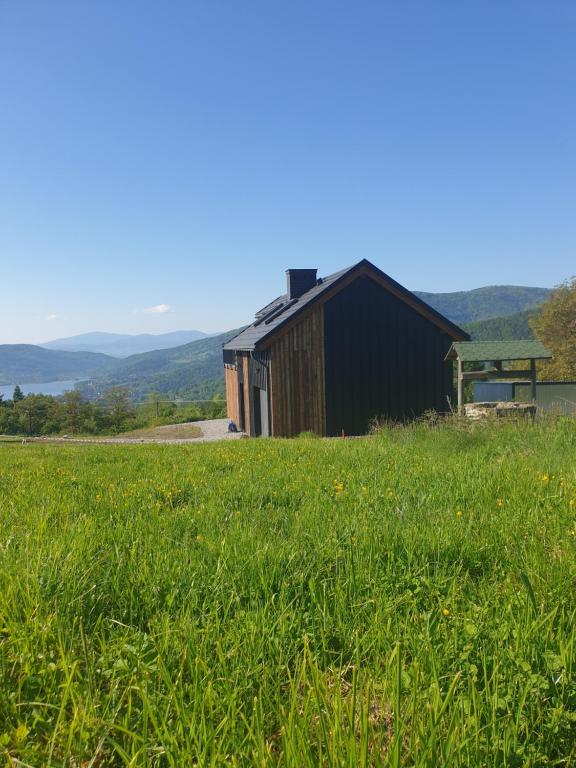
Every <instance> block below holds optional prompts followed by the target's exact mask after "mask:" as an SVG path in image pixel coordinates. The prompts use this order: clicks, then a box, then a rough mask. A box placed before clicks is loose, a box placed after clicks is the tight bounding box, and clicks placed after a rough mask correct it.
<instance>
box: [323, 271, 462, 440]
mask: <svg viewBox="0 0 576 768" xmlns="http://www.w3.org/2000/svg"><path fill="white" fill-rule="evenodd" d="M451 341H452V339H451V338H450V337H449V336H448V335H447V334H446V333H444V332H443V331H441V330H440V329H439V328H438V327H437V326H435V325H434V324H433V323H432V322H430V321H429V320H427V319H425V318H424V317H422V316H421V315H420V314H419V313H418V312H416V311H415V310H414V309H412V308H411V307H409V306H408V305H407V304H406V303H405V302H403V301H402V300H400V299H398V298H396V297H395V296H393V295H392V294H391V293H389V292H388V291H387V290H386V289H385V288H383V287H382V286H381V285H379V284H378V283H377V282H376V281H374V280H372V279H371V278H370V277H368V276H361V277H358V278H357V279H356V280H354V281H353V282H352V283H350V284H349V285H348V286H347V287H346V288H344V289H343V290H342V291H341V292H340V293H337V294H336V295H335V296H333V297H332V298H331V299H329V300H328V301H327V302H326V303H325V304H324V345H325V387H326V433H327V434H328V435H339V434H341V433H342V430H344V432H345V434H347V435H354V434H363V433H365V432H366V431H367V429H368V427H369V423H370V421H371V420H372V419H374V418H386V419H393V420H404V419H407V418H413V417H415V416H418V415H420V414H422V413H423V412H424V411H426V410H429V409H434V410H437V411H441V412H443V411H446V410H448V403H447V399H446V398H447V396H451V395H452V365H451V363H446V362H444V358H445V356H446V354H447V352H448V349H449V348H450V344H451Z"/></svg>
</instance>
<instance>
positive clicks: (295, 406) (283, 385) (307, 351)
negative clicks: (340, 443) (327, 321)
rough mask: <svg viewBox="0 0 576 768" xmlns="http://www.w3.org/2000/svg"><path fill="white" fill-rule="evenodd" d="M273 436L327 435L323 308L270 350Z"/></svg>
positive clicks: (302, 321) (282, 337)
mask: <svg viewBox="0 0 576 768" xmlns="http://www.w3.org/2000/svg"><path fill="white" fill-rule="evenodd" d="M270 390H271V391H270V398H271V401H270V402H271V407H270V410H271V414H272V435H273V436H274V437H294V436H295V435H298V434H299V433H300V432H304V431H308V430H309V431H311V432H315V433H316V434H318V435H324V434H326V406H325V396H324V308H323V306H318V307H316V308H315V309H314V310H313V311H312V312H309V313H307V314H306V315H305V316H304V317H302V319H301V321H300V322H299V323H297V324H296V325H294V326H293V327H291V328H290V329H289V330H288V331H287V332H286V333H284V334H282V335H281V336H279V337H278V338H277V339H276V340H275V341H274V343H273V344H272V345H271V347H270Z"/></svg>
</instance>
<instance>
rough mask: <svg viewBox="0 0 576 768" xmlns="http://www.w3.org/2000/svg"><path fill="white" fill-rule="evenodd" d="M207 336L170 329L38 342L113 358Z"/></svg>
mask: <svg viewBox="0 0 576 768" xmlns="http://www.w3.org/2000/svg"><path fill="white" fill-rule="evenodd" d="M207 336H208V334H207V333H203V332H202V331H171V332H170V333H160V334H153V333H139V334H135V335H132V334H129V333H101V332H99V331H95V332H93V333H81V334H79V335H78V336H69V337H67V338H64V339H54V341H47V342H45V343H44V344H41V345H40V346H41V347H44V349H58V350H65V351H67V352H102V353H103V354H105V355H111V356H112V357H129V356H130V355H136V354H138V353H140V352H151V351H153V350H155V349H170V348H171V347H180V346H182V344H189V343H190V342H191V341H196V340H197V339H204V338H206V337H207Z"/></svg>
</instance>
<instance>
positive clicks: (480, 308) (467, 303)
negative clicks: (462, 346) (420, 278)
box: [415, 285, 550, 324]
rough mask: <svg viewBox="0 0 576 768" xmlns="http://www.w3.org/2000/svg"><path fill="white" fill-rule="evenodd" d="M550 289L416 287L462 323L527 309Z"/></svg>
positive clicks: (512, 313) (447, 314)
mask: <svg viewBox="0 0 576 768" xmlns="http://www.w3.org/2000/svg"><path fill="white" fill-rule="evenodd" d="M549 293H550V291H549V289H548V288H528V287H526V286H522V285H488V286H486V287H484V288H476V289H474V290H472V291H457V292H455V293H422V292H420V291H415V294H416V295H417V296H419V297H420V298H421V299H423V300H424V301H425V302H427V303H428V304H430V306H431V307H434V309H435V310H437V311H438V312H440V313H441V314H443V315H445V316H446V317H448V318H449V319H450V320H452V322H454V323H458V324H462V323H473V322H477V321H479V320H487V319H489V318H495V317H497V318H500V317H505V316H507V315H515V314H517V313H518V312H524V311H525V310H527V309H531V308H533V307H536V306H537V305H538V304H541V303H542V302H543V301H545V300H546V298H547V297H548V295H549Z"/></svg>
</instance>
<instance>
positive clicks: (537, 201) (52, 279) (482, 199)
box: [0, 0, 576, 343]
mask: <svg viewBox="0 0 576 768" xmlns="http://www.w3.org/2000/svg"><path fill="white" fill-rule="evenodd" d="M575 39H576V3H575V2H574V0H554V2H550V0H541V1H540V2H532V1H531V0H521V1H518V2H517V1H516V0H506V2H502V0H483V2H473V1H472V0H470V1H469V2H468V1H463V0H436V2H430V0H397V1H396V2H389V1H388V0H373V1H372V0H349V2H341V1H340V0H330V1H329V2H323V1H322V0H314V1H313V2H310V0H290V2H288V1H287V0H285V1H284V2H281V0H278V1H277V2H276V1H273V2H271V0H242V2H241V1H240V0H171V1H170V2H169V3H165V2H160V0H156V1H155V2H151V1H150V0H122V2H118V0H98V2H78V0H49V1H47V0H0V258H1V264H2V267H1V271H0V286H1V287H0V297H1V301H0V343H35V342H41V341H46V340H48V339H53V338H57V337H62V336H69V335H73V334H77V333H83V332H87V331H96V330H98V331H115V332H122V333H126V332H127V333H138V332H149V333H162V332H165V331H170V330H176V329H192V328H194V329H200V330H204V331H208V332H214V331H222V330H226V329H230V328H234V327H238V326H240V325H243V324H245V323H246V322H249V321H250V320H251V319H252V317H253V314H254V312H255V311H256V310H257V309H258V308H259V307H260V306H262V305H264V304H266V303H267V302H268V301H270V300H271V299H272V298H274V297H275V296H277V295H278V294H280V293H282V292H283V290H284V286H285V276H284V271H285V270H286V269H287V268H290V267H306V268H309V267H317V268H318V270H319V274H320V275H325V274H330V273H331V272H334V271H337V270H339V269H341V268H343V267H345V266H348V265H351V264H354V263H355V262H357V261H359V260H360V259H363V258H367V259H369V260H370V261H372V262H374V263H375V264H376V265H377V266H378V267H380V268H381V269H383V270H384V271H385V272H387V273H388V274H389V275H391V276H392V277H393V278H394V279H396V280H398V281H399V282H400V283H402V284H403V285H405V286H406V287H408V288H410V289H412V290H423V291H434V292H446V291H456V290H467V289H471V288H477V287H480V286H484V285H494V284H515V285H536V286H545V287H552V286H554V285H556V284H558V283H560V282H561V281H563V280H565V279H567V278H569V277H571V276H572V275H573V274H574V273H576V183H575V179H576V130H575V125H576V98H575V96H576V93H575V90H576V56H575V55H574V40H575Z"/></svg>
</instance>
